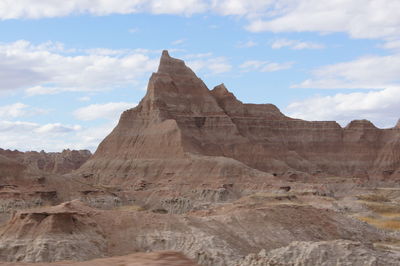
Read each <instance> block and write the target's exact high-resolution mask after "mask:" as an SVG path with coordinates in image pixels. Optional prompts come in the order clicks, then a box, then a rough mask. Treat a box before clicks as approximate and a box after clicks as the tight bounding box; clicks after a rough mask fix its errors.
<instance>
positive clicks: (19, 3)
mask: <svg viewBox="0 0 400 266" xmlns="http://www.w3.org/2000/svg"><path fill="white" fill-rule="evenodd" d="M398 10H400V1H398V0H348V1H345V0H330V1H320V0H247V1H243V0H170V1H165V0H90V1H88V0H86V1H82V0H69V1H43V0H37V1H31V0H2V1H1V2H0V19H20V18H22V19H26V18H28V19H35V18H45V17H47V18H48V17H61V16H67V15H71V14H92V15H97V16H104V15H110V14H133V13H151V14H177V15H185V16H188V15H192V14H196V13H207V14H208V13H214V14H218V15H222V16H239V17H245V18H246V19H248V21H249V25H248V26H247V29H248V30H250V31H253V32H259V31H272V32H310V31H314V32H322V33H327V32H328V33H329V32H346V33H348V34H349V35H350V36H351V37H353V38H375V39H376V38H384V39H387V40H389V41H390V40H391V39H393V38H398V36H399V34H400V16H399V15H398Z"/></svg>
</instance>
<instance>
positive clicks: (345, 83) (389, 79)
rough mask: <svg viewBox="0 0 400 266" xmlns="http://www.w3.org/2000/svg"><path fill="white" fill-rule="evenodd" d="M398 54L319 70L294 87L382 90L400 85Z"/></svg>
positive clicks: (371, 57)
mask: <svg viewBox="0 0 400 266" xmlns="http://www.w3.org/2000/svg"><path fill="white" fill-rule="evenodd" d="M399 73H400V54H394V55H388V56H364V57H361V58H359V59H356V60H353V61H349V62H344V63H338V64H333V65H328V66H324V67H320V68H318V69H316V70H314V71H313V78H312V79H308V80H306V81H304V82H302V83H301V84H297V85H294V86H293V87H295V88H321V89H336V88H365V89H382V88H386V87H389V86H393V85H396V84H400V75H399Z"/></svg>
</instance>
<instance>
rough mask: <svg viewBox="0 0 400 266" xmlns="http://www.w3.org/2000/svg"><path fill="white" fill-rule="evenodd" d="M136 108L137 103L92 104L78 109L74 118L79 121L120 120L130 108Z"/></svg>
mask: <svg viewBox="0 0 400 266" xmlns="http://www.w3.org/2000/svg"><path fill="white" fill-rule="evenodd" d="M135 106H136V103H127V102H111V103H105V104H91V105H88V106H85V107H82V108H79V109H77V110H76V111H75V112H74V116H75V117H76V118H77V119H79V120H84V121H88V120H96V119H104V118H105V119H109V120H113V121H114V120H118V118H119V115H120V114H121V113H122V112H123V111H125V110H127V109H130V108H133V107H135Z"/></svg>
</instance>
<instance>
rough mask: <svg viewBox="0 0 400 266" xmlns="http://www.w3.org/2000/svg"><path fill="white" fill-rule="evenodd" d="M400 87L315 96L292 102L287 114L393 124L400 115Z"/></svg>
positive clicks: (344, 123) (344, 121)
mask: <svg viewBox="0 0 400 266" xmlns="http://www.w3.org/2000/svg"><path fill="white" fill-rule="evenodd" d="M398 95H400V87H388V88H386V89H383V90H379V91H370V92H355V93H347V94H346V93H338V94H336V95H333V96H315V97H312V98H309V99H306V100H303V101H297V102H294V103H291V104H290V105H289V106H288V107H287V108H286V109H287V113H288V114H289V115H290V116H292V117H296V118H301V119H306V120H335V121H338V122H339V123H340V124H341V125H342V126H344V125H346V124H347V123H349V122H350V121H351V120H354V119H369V120H371V121H372V122H373V123H375V124H376V125H377V126H380V127H393V126H394V125H395V123H396V121H397V120H398V119H399V118H400V97H398Z"/></svg>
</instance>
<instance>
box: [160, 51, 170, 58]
mask: <svg viewBox="0 0 400 266" xmlns="http://www.w3.org/2000/svg"><path fill="white" fill-rule="evenodd" d="M162 57H167V58H170V56H169V53H168V50H163V51H162V54H161V58H162Z"/></svg>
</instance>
